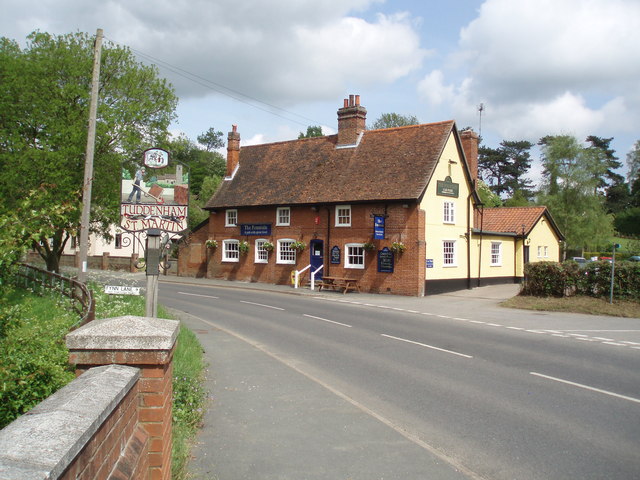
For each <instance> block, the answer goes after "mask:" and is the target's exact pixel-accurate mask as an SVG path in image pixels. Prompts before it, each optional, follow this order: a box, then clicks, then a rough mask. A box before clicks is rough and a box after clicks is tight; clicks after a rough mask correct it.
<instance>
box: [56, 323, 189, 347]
mask: <svg viewBox="0 0 640 480" xmlns="http://www.w3.org/2000/svg"><path fill="white" fill-rule="evenodd" d="M179 326H180V322H179V321H177V320H166V319H163V318H151V317H137V316H134V315H126V316H123V317H113V318H105V319H102V320H94V321H93V322H89V323H87V324H86V325H84V326H82V327H80V328H78V329H77V330H74V331H73V332H71V333H69V334H68V335H67V338H66V343H67V348H69V349H70V350H171V348H173V345H174V344H175V342H176V339H177V338H178V331H179Z"/></svg>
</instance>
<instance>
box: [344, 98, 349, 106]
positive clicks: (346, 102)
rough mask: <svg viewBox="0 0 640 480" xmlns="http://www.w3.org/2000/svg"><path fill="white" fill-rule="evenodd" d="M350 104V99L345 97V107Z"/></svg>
mask: <svg viewBox="0 0 640 480" xmlns="http://www.w3.org/2000/svg"><path fill="white" fill-rule="evenodd" d="M348 106H349V100H348V99H347V98H345V99H344V108H347V107H348Z"/></svg>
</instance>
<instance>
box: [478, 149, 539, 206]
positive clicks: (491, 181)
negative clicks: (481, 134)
mask: <svg viewBox="0 0 640 480" xmlns="http://www.w3.org/2000/svg"><path fill="white" fill-rule="evenodd" d="M531 147H533V144H532V143H531V142H527V141H526V140H520V141H508V140H504V141H503V142H501V143H500V146H499V147H498V148H490V147H486V146H482V147H480V148H479V149H478V171H479V173H480V175H481V176H482V178H483V180H484V181H485V182H486V183H487V184H488V185H489V188H490V189H491V191H493V192H494V193H495V194H496V195H498V196H499V197H513V196H514V195H515V194H516V192H518V193H519V195H520V196H522V197H524V198H525V199H530V198H531V197H532V196H533V192H532V188H533V185H532V183H531V180H529V179H527V178H526V177H525V175H526V174H527V172H528V171H529V169H530V168H531V155H530V153H529V151H530V150H531Z"/></svg>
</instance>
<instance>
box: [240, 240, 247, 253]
mask: <svg viewBox="0 0 640 480" xmlns="http://www.w3.org/2000/svg"><path fill="white" fill-rule="evenodd" d="M238 251H239V252H240V253H241V254H242V255H246V254H247V253H249V242H247V241H245V240H242V241H241V242H240V243H238Z"/></svg>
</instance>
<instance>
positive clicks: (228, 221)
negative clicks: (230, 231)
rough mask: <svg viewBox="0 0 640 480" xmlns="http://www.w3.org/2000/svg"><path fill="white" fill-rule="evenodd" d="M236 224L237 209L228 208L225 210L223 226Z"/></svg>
mask: <svg viewBox="0 0 640 480" xmlns="http://www.w3.org/2000/svg"><path fill="white" fill-rule="evenodd" d="M236 225H238V210H236V209H235V208H234V209H229V210H227V211H226V212H225V222H224V226H225V227H235V226H236Z"/></svg>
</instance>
